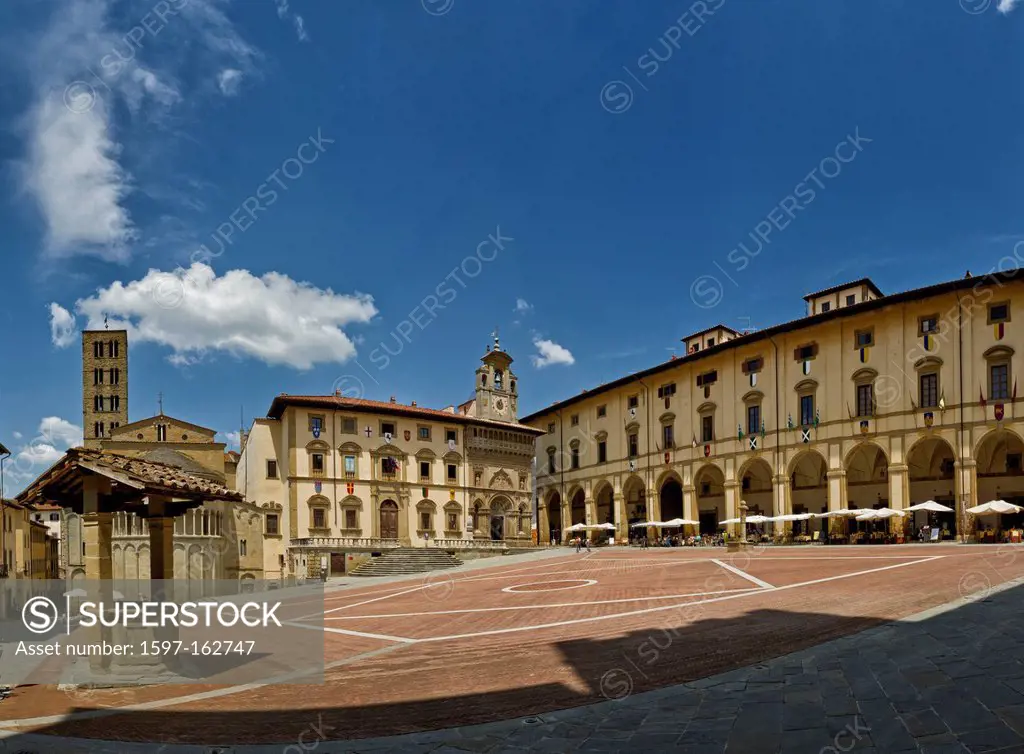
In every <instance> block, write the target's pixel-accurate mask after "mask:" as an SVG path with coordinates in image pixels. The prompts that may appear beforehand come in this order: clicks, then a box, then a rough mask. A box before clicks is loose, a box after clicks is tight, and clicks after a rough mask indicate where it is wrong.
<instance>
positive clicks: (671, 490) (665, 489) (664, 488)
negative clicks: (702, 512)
mask: <svg viewBox="0 0 1024 754" xmlns="http://www.w3.org/2000/svg"><path fill="white" fill-rule="evenodd" d="M658 503H659V506H660V510H661V514H660V516H661V520H662V521H671V520H672V519H674V518H683V480H682V478H681V477H680V476H679V474H678V473H676V472H675V471H668V472H666V473H664V474H662V475H661V480H660V483H659V484H658Z"/></svg>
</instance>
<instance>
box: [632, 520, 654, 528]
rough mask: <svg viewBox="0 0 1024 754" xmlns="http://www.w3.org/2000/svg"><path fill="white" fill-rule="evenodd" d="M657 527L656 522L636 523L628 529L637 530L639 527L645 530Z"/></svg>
mask: <svg viewBox="0 0 1024 754" xmlns="http://www.w3.org/2000/svg"><path fill="white" fill-rule="evenodd" d="M657 525H658V522H657V521H637V522H636V523H635V524H630V525H629V528H630V529H639V528H641V527H645V528H646V527H648V526H657Z"/></svg>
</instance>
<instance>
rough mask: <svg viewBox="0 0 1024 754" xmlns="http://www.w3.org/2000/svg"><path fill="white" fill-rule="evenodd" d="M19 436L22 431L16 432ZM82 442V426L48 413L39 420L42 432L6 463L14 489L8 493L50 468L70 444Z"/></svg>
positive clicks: (18, 489) (74, 445)
mask: <svg viewBox="0 0 1024 754" xmlns="http://www.w3.org/2000/svg"><path fill="white" fill-rule="evenodd" d="M15 437H17V438H20V437H21V435H20V434H18V433H15ZM81 444H82V428H81V427H79V426H78V425H77V424H72V423H71V422H69V421H67V420H66V419H61V418H60V417H59V416H47V417H46V418H44V419H43V420H42V421H40V422H39V428H38V434H37V435H36V437H35V438H33V440H32V441H31V442H29V443H25V444H23V445H22V446H21V447H20V448H19V449H18V451H17V452H16V453H14V454H13V456H12V457H11V459H10V460H9V461H8V462H7V464H6V465H5V467H4V471H5V472H6V475H7V479H8V481H10V483H11V485H12V487H13V490H15V491H14V492H12V490H5V491H4V494H6V495H13V494H16V492H20V491H21V490H22V489H24V487H25V485H27V484H28V483H29V482H31V481H32V480H33V479H35V478H36V477H37V476H39V475H40V474H41V473H43V472H44V471H46V469H48V468H49V467H50V466H52V465H53V464H55V463H56V462H57V461H59V460H60V459H61V457H62V456H63V455H64V453H65V451H66V450H67V449H68V448H73V447H77V446H80V445H81Z"/></svg>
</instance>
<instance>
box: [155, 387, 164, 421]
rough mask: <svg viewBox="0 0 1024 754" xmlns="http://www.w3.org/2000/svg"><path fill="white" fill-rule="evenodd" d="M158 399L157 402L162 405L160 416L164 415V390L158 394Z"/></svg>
mask: <svg viewBox="0 0 1024 754" xmlns="http://www.w3.org/2000/svg"><path fill="white" fill-rule="evenodd" d="M156 400H157V404H158V405H159V406H160V416H163V415H164V394H163V391H161V392H160V393H159V394H158V395H157V399H156Z"/></svg>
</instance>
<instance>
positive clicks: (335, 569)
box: [331, 552, 345, 576]
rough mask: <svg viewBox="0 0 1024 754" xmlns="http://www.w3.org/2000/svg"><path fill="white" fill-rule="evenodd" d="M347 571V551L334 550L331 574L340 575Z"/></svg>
mask: <svg viewBox="0 0 1024 754" xmlns="http://www.w3.org/2000/svg"><path fill="white" fill-rule="evenodd" d="M343 573H345V553H343V552H332V553H331V575H332V576H340V575H341V574H343Z"/></svg>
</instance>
